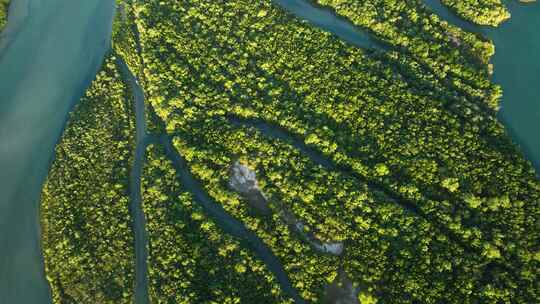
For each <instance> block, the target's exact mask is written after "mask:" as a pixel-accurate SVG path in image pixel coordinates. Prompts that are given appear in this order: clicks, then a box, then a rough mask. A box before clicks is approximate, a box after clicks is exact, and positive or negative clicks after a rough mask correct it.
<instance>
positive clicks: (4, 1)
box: [0, 0, 10, 31]
mask: <svg viewBox="0 0 540 304" xmlns="http://www.w3.org/2000/svg"><path fill="white" fill-rule="evenodd" d="M9 1H10V0H0V31H2V29H3V28H4V26H5V25H6V22H7V13H8V9H9Z"/></svg>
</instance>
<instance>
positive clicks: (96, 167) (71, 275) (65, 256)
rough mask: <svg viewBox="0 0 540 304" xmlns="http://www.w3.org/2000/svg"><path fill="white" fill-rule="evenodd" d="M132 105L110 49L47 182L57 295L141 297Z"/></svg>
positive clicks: (108, 299)
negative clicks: (132, 198)
mask: <svg viewBox="0 0 540 304" xmlns="http://www.w3.org/2000/svg"><path fill="white" fill-rule="evenodd" d="M132 106H133V105H132V103H131V97H130V92H129V90H128V87H127V86H126V85H124V84H123V82H122V81H121V78H120V72H119V69H118V67H117V66H116V64H115V61H114V58H113V57H112V56H111V55H108V57H107V59H106V60H105V61H104V64H103V67H102V69H101V71H100V72H99V73H98V75H97V76H96V79H95V80H94V81H93V83H92V84H91V86H90V88H89V89H88V91H87V93H86V95H85V96H84V97H83V98H82V100H81V101H80V103H79V104H78V105H77V106H76V107H75V109H74V110H73V112H72V114H71V115H70V119H69V123H68V125H67V127H66V130H65V132H64V135H63V136H62V139H61V140H60V143H59V144H58V146H57V147H56V157H55V160H54V162H53V164H52V168H51V170H50V172H49V176H48V178H47V181H46V183H45V185H44V187H43V192H42V201H41V215H40V216H41V223H42V242H43V248H44V259H45V269H46V275H47V279H48V281H49V283H50V286H51V289H52V295H53V303H64V302H65V301H73V302H76V303H96V302H99V303H133V288H132V286H133V285H134V269H135V264H134V256H133V253H134V251H133V250H131V248H133V247H134V240H133V234H132V231H131V219H130V215H129V208H128V205H129V199H128V197H129V190H128V172H129V168H130V166H131V163H132V158H133V155H132V152H133V151H134V144H135V138H134V132H135V129H134V128H135V126H134V118H133V117H134V115H133V114H134V113H133V110H132Z"/></svg>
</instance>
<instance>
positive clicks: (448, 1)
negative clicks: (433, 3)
mask: <svg viewBox="0 0 540 304" xmlns="http://www.w3.org/2000/svg"><path fill="white" fill-rule="evenodd" d="M441 2H442V3H444V4H445V5H447V6H448V7H450V8H451V9H452V10H454V11H455V12H456V13H457V14H458V15H460V16H461V17H463V18H464V19H467V20H469V21H472V22H474V23H476V24H481V25H491V26H497V25H499V24H501V23H503V22H504V21H506V20H507V19H509V18H510V12H509V11H508V9H507V8H506V7H505V6H504V4H503V3H502V1H501V0H482V1H478V0H441Z"/></svg>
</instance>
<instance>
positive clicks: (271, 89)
mask: <svg viewBox="0 0 540 304" xmlns="http://www.w3.org/2000/svg"><path fill="white" fill-rule="evenodd" d="M398 2H399V3H398ZM362 3H371V5H373V4H374V3H379V2H373V1H368V2H365V1H364V2H362ZM328 4H330V2H328ZM365 5H368V4H365ZM383 5H385V8H387V9H384V10H383V9H381V10H377V9H373V8H369V7H367V8H366V9H359V8H357V9H354V10H350V9H348V10H347V12H350V11H352V12H354V14H351V15H347V17H350V18H351V19H352V18H353V17H354V16H361V17H358V18H359V19H358V20H357V19H354V21H355V22H359V23H360V22H365V23H366V24H365V25H364V26H365V27H366V28H368V29H369V30H370V31H372V32H373V33H375V34H376V35H378V36H379V37H380V38H381V39H385V41H387V42H388V43H389V44H392V45H393V46H395V48H394V49H393V50H391V51H389V52H387V53H380V52H373V51H363V50H361V49H358V48H354V47H351V46H348V45H346V44H345V43H343V42H340V41H338V40H337V39H335V37H334V36H332V35H330V34H328V33H325V32H323V31H320V30H318V29H316V28H313V27H311V26H309V25H308V24H307V23H305V22H302V21H299V20H296V19H293V18H291V16H289V15H287V14H285V13H284V11H283V10H281V9H280V8H278V7H276V6H275V5H274V4H272V3H271V2H270V1H268V2H262V1H260V2H259V1H256V2H253V1H244V0H235V1H227V3H221V2H217V1H210V0H208V1H182V2H179V3H175V4H167V3H165V2H163V1H157V0H156V1H146V2H145V3H137V4H135V5H134V14H135V15H136V16H137V28H138V29H139V30H140V43H141V46H142V58H143V61H144V64H145V66H144V78H145V79H146V82H145V90H146V93H147V95H148V100H149V102H150V103H151V105H152V107H153V109H154V110H155V113H156V114H157V115H158V116H159V118H160V119H161V120H162V121H163V123H164V124H165V126H166V130H167V131H168V132H171V133H175V134H176V137H175V145H176V147H177V149H178V150H179V152H180V153H181V154H182V155H183V156H184V157H185V158H186V159H187V160H188V163H189V166H190V170H191V171H192V172H193V173H194V174H195V175H196V176H197V177H198V178H199V179H200V180H201V181H202V182H203V184H204V186H205V189H206V190H207V191H208V193H209V194H210V195H211V196H212V197H213V198H214V199H215V200H216V201H217V202H219V203H220V204H222V205H223V207H224V208H225V209H226V211H227V212H229V213H230V214H232V215H233V216H235V217H236V218H238V219H239V220H241V221H242V222H244V224H245V225H246V226H247V227H248V228H250V229H251V230H253V231H254V232H256V233H257V234H258V235H259V237H261V238H262V239H263V240H264V242H265V243H266V244H267V245H268V246H269V247H270V248H271V249H272V250H273V252H274V254H275V255H276V256H277V257H278V258H279V259H280V260H281V262H282V263H283V265H284V267H285V269H286V270H287V271H288V274H289V277H290V279H291V281H292V282H293V285H294V286H295V287H296V288H297V289H298V290H299V292H300V294H301V295H302V296H303V297H304V298H305V299H306V300H308V301H313V302H317V301H318V300H320V299H321V298H322V296H323V293H324V289H325V286H326V285H327V284H328V281H327V279H326V278H328V277H333V276H335V274H336V273H337V272H338V271H339V270H340V269H344V270H345V271H346V272H347V273H348V274H349V275H350V276H351V277H352V279H353V281H354V282H355V283H357V284H366V285H367V286H369V288H370V289H369V292H370V293H371V294H373V296H374V297H376V298H377V299H378V302H379V303H410V302H411V301H416V302H422V303H441V302H444V303H484V302H485V303H492V302H497V301H501V302H504V301H507V302H510V301H513V302H516V303H530V302H537V300H538V297H539V295H538V294H537V289H536V287H535V286H536V285H535V284H536V283H535V282H536V281H537V274H535V273H536V272H535V271H534V269H536V268H537V267H538V262H537V261H536V260H535V259H534V258H533V257H534V256H535V253H536V252H537V244H538V241H539V236H538V234H537V233H526V232H527V231H536V230H535V229H536V228H535V219H536V218H537V217H538V216H539V212H540V208H539V198H540V184H539V183H538V181H537V179H536V177H535V175H534V170H533V169H532V167H531V165H530V163H528V162H527V161H525V160H524V159H523V157H522V155H521V153H520V152H519V151H518V150H517V148H516V147H515V146H514V145H513V144H512V143H511V141H510V140H509V138H508V137H507V135H506V133H505V130H504V128H503V127H502V126H501V125H500V124H499V123H498V122H497V120H496V119H495V118H494V117H493V116H492V113H491V112H490V111H489V109H488V108H491V109H496V107H497V100H498V98H499V96H500V89H499V88H498V87H496V86H495V85H493V84H492V83H490V81H489V79H488V77H487V73H486V72H485V71H484V70H483V68H482V64H485V63H486V62H487V58H489V55H491V53H492V52H491V51H492V49H491V47H490V46H489V45H490V43H486V42H482V41H479V40H478V39H477V38H476V37H475V36H470V35H469V34H466V33H464V32H461V31H458V30H456V29H452V28H451V27H449V26H448V25H447V24H445V23H442V22H440V21H438V20H437V18H435V17H433V16H432V15H429V16H430V17H427V19H425V18H424V17H423V16H425V14H427V13H426V11H425V9H424V8H422V6H419V4H418V3H417V2H407V1H396V2H393V1H392V2H390V1H386V2H385V3H382V2H381V3H380V6H378V7H381V6H383ZM376 8H377V6H376ZM336 10H337V11H338V12H339V11H340V10H339V7H337V8H336ZM379 11H381V12H386V13H381V14H382V15H377V16H376V17H373V16H371V17H369V16H367V17H369V18H371V19H365V20H364V19H363V18H367V17H366V16H364V15H362V14H367V12H376V13H377V14H379ZM261 12H264V13H261ZM405 13H406V14H409V15H410V16H409V17H407V18H408V19H410V20H406V21H407V22H405V23H403V22H401V21H400V20H402V19H404V17H401V19H399V18H398V17H399V16H401V15H403V14H405ZM414 13H416V14H419V16H421V18H420V17H419V18H414ZM385 14H387V15H385ZM344 15H345V14H344ZM392 16H395V17H396V18H398V19H396V20H394V21H395V22H392V20H393V19H392ZM366 20H368V21H366ZM369 20H372V21H373V20H375V21H377V22H374V21H373V22H372V21H369ZM389 20H390V21H389ZM415 20H416V21H415ZM424 20H425V22H426V23H427V24H423V23H422V22H424ZM415 22H416V23H415ZM407 25H410V26H407ZM422 28H427V29H422ZM409 29H410V30H409ZM414 31H418V33H421V34H418V35H415V32H414ZM448 33H452V35H458V36H459V35H462V36H459V37H470V40H468V39H469V38H460V39H462V41H463V48H462V49H461V48H458V49H457V50H455V51H454V49H455V47H454V48H453V47H451V43H449V42H448V40H450V38H449V37H448ZM407 37H408V38H407ZM405 38H407V39H411V41H415V43H414V44H413V43H409V42H403V41H405V40H404V39H405ZM423 47H429V48H433V50H430V51H426V52H422V51H421V49H422V48H423ZM475 56H477V57H480V58H479V60H478V61H479V62H480V63H481V64H480V65H478V63H476V64H475V63H474V59H473V58H474V57H475ZM477 59H478V58H477ZM482 105H484V106H482ZM486 105H489V107H487V108H486V107H485V106H486ZM230 117H240V118H248V119H251V120H261V121H266V122H267V123H268V125H270V130H267V131H265V132H264V134H265V135H262V134H259V133H257V132H258V131H254V130H249V129H246V128H245V127H238V126H236V125H235V124H233V123H231V120H230ZM271 128H279V129H281V130H284V131H285V133H286V134H288V135H287V136H289V137H290V138H291V139H295V140H298V142H300V143H301V145H303V146H307V148H310V149H313V150H315V151H316V152H317V153H320V154H322V155H323V156H324V157H325V158H326V159H327V161H326V163H330V165H326V166H320V163H319V164H317V162H316V161H314V160H313V159H311V158H309V157H306V156H305V155H302V154H303V153H304V152H303V151H302V149H299V148H298V146H295V147H293V146H291V144H290V143H283V142H281V143H280V142H279V141H276V140H275V138H273V139H270V138H268V137H273V136H272V135H271V134H270V133H272V132H274V131H273V130H272V129H271ZM263 129H264V128H263ZM299 150H300V151H302V153H300V151H299ZM238 157H240V158H242V159H248V160H249V163H250V165H251V164H253V166H255V167H256V168H258V169H257V173H258V177H259V176H260V184H261V187H262V188H263V191H264V193H265V194H266V195H267V196H268V199H269V205H270V208H271V209H272V210H273V213H272V215H271V216H268V217H262V216H260V215H257V214H256V213H255V212H253V210H252V209H251V208H250V207H249V204H248V203H247V201H246V200H247V198H246V197H243V196H241V195H240V194H238V193H235V192H234V191H232V190H231V189H230V188H229V187H228V183H227V182H228V174H229V169H230V166H231V164H232V162H233V161H234V160H235V159H236V158H238ZM285 212H290V213H292V214H294V216H295V217H296V218H298V219H299V220H301V221H302V223H304V224H305V225H306V226H307V227H308V228H309V229H310V230H311V231H312V232H313V234H314V235H315V236H316V237H317V238H318V239H320V240H322V241H344V242H345V243H346V250H345V253H344V255H343V256H342V257H340V258H336V257H333V256H330V255H325V254H321V253H320V252H317V250H315V249H314V248H312V247H311V246H310V245H309V244H308V243H307V242H305V241H304V240H302V238H300V237H299V235H298V234H297V233H295V232H294V230H293V229H291V228H290V226H289V225H288V223H287V222H286V221H284V220H283V216H282V214H283V213H285Z"/></svg>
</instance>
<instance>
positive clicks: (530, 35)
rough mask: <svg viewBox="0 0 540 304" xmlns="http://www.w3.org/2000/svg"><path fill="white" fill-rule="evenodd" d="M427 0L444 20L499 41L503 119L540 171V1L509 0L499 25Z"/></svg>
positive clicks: (497, 64)
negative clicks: (474, 21) (506, 16)
mask: <svg viewBox="0 0 540 304" xmlns="http://www.w3.org/2000/svg"><path fill="white" fill-rule="evenodd" d="M425 3H426V5H427V6H428V7H429V8H431V9H432V10H433V11H434V12H435V13H437V15H439V16H440V17H441V18H442V19H443V20H446V21H448V22H449V23H452V24H454V25H457V26H459V27H461V28H463V29H465V30H468V31H473V32H477V33H480V34H481V35H484V36H485V37H487V38H489V39H491V40H492V41H493V42H494V43H495V48H496V53H495V56H494V57H493V58H492V63H493V65H494V68H495V73H494V74H493V81H494V82H496V83H497V84H499V85H501V86H502V88H503V92H504V95H503V100H502V108H501V111H500V112H499V119H500V120H501V121H502V122H503V124H504V125H505V126H506V128H507V130H508V132H509V134H510V135H511V136H512V138H513V140H514V142H515V143H516V144H518V145H519V146H521V149H522V151H523V152H524V153H525V156H526V157H527V159H529V160H530V161H531V162H532V163H533V165H534V166H535V167H536V170H537V173H538V172H540V134H539V133H540V58H539V55H540V2H537V3H530V4H522V3H519V2H518V1H505V4H506V5H507V6H508V8H509V9H510V12H511V14H512V18H511V19H510V20H508V21H506V22H505V23H503V24H502V25H501V26H499V27H496V28H494V27H480V26H475V25H473V24H471V23H468V22H466V21H464V20H462V19H460V18H459V17H457V16H456V15H455V14H453V13H452V12H450V11H449V10H448V9H446V8H445V7H444V6H442V5H441V4H440V2H439V1H438V0H426V1H425Z"/></svg>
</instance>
